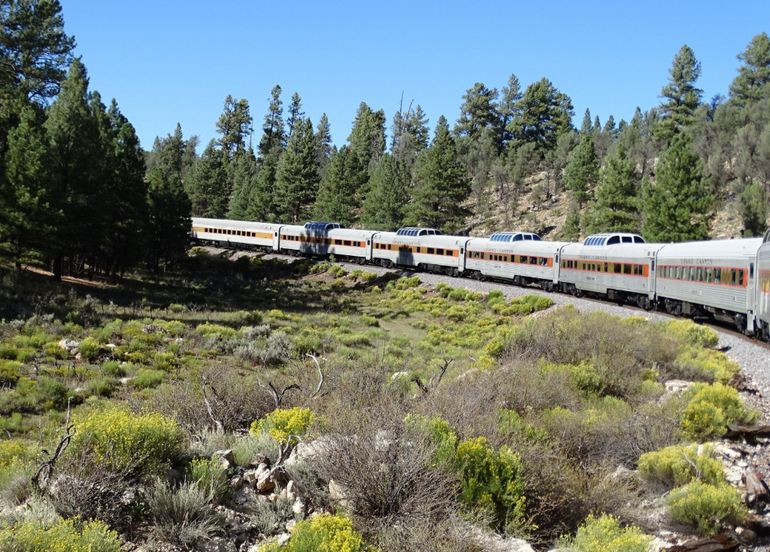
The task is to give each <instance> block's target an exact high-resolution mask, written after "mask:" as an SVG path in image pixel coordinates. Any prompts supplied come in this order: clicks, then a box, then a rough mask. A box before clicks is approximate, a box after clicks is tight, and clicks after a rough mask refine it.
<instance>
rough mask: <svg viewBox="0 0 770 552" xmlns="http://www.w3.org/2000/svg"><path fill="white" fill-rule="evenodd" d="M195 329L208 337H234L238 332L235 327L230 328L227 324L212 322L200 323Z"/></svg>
mask: <svg viewBox="0 0 770 552" xmlns="http://www.w3.org/2000/svg"><path fill="white" fill-rule="evenodd" d="M195 331H196V332H198V333H199V334H201V335H205V336H206V337H233V336H235V335H236V334H237V333H238V332H237V331H236V330H234V329H233V328H228V327H227V326H222V325H221V324H212V323H210V322H204V323H203V324H198V326H196V328H195Z"/></svg>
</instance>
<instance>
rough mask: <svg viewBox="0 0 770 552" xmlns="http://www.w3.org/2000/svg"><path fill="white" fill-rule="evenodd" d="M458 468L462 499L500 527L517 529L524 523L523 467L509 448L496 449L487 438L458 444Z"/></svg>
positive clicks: (456, 459) (456, 467) (455, 461)
mask: <svg viewBox="0 0 770 552" xmlns="http://www.w3.org/2000/svg"><path fill="white" fill-rule="evenodd" d="M454 468H455V469H456V471H457V472H458V473H459V474H460V499H461V500H462V502H464V503H465V504H466V506H468V507H470V508H472V509H478V510H481V511H484V512H486V513H488V514H490V515H492V516H493V517H494V522H493V523H494V525H495V526H496V527H498V528H501V529H503V528H507V529H509V530H515V529H518V528H521V527H522V526H523V523H524V506H525V504H524V502H525V499H524V483H523V480H522V478H521V475H522V469H523V466H522V464H521V460H520V459H519V457H518V455H516V454H515V453H514V452H513V451H511V449H509V448H508V447H506V446H502V447H500V448H499V449H498V450H494V449H493V448H492V447H490V446H489V443H488V442H487V440H486V438H484V437H477V438H475V439H469V440H467V441H462V442H461V443H459V444H458V445H457V450H456V452H455V459H454Z"/></svg>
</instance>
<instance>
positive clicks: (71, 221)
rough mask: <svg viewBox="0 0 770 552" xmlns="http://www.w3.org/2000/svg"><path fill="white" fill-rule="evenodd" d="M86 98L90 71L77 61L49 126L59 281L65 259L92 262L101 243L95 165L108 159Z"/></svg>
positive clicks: (55, 273) (47, 128)
mask: <svg viewBox="0 0 770 552" xmlns="http://www.w3.org/2000/svg"><path fill="white" fill-rule="evenodd" d="M87 98H88V77H87V74H86V69H85V67H84V66H83V64H82V63H81V62H80V59H76V60H75V61H73V62H72V65H71V66H70V70H69V73H68V75H67V79H66V80H65V81H64V83H63V84H62V88H61V92H60V94H59V96H58V97H57V98H56V101H55V102H54V103H53V105H51V108H50V109H49V111H48V119H47V121H46V123H45V127H46V131H47V134H48V140H49V144H50V166H51V173H52V178H53V187H52V190H53V193H52V198H51V205H52V208H53V210H54V212H61V213H62V217H63V218H62V221H61V224H60V226H59V228H58V229H57V231H55V232H53V233H52V240H51V242H52V243H51V245H52V247H53V248H54V250H55V252H54V263H53V265H54V266H53V268H54V276H55V277H56V278H59V277H60V276H61V270H62V260H63V257H64V256H65V255H67V256H69V258H70V260H71V261H75V260H77V259H76V258H80V259H83V258H93V256H94V255H95V254H96V252H97V249H98V245H99V241H100V238H101V236H100V235H99V233H98V232H95V231H94V221H95V220H100V212H101V210H102V207H103V206H102V204H101V203H100V202H99V195H100V188H101V181H100V177H101V176H102V173H101V171H100V167H97V166H95V163H94V160H100V159H104V151H103V149H102V142H101V139H100V136H99V129H98V127H97V124H96V121H95V119H94V117H93V115H92V113H91V111H90V108H89V105H88V101H87Z"/></svg>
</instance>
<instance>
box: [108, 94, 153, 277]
mask: <svg viewBox="0 0 770 552" xmlns="http://www.w3.org/2000/svg"><path fill="white" fill-rule="evenodd" d="M107 117H108V120H109V130H110V132H109V137H110V141H109V142H108V144H107V148H108V149H109V151H110V154H109V155H108V160H109V167H108V175H109V176H108V179H109V181H110V182H111V183H112V184H111V193H110V196H111V202H112V203H111V205H108V206H106V207H107V227H108V235H107V254H108V256H109V267H108V268H110V269H111V270H112V272H113V274H116V273H121V274H122V273H123V271H124V270H125V269H126V268H128V267H130V266H133V265H135V264H136V263H137V262H138V261H139V260H140V259H142V258H143V257H144V254H145V250H144V243H143V242H144V239H145V235H144V230H145V227H146V222H147V190H148V188H147V183H146V182H145V170H146V167H145V163H144V151H143V150H142V147H141V145H140V143H139V137H138V136H137V135H136V129H134V126H133V125H132V124H131V123H130V122H129V121H128V119H127V118H126V117H125V116H124V115H123V113H121V111H120V109H119V108H118V104H117V102H116V101H115V100H114V99H113V100H112V102H111V103H110V107H109V109H108V110H107Z"/></svg>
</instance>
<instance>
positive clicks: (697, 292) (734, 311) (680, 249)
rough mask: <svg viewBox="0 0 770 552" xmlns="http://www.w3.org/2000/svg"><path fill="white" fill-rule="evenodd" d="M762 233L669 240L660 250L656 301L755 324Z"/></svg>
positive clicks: (671, 308) (749, 327) (748, 327)
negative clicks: (734, 238) (680, 241)
mask: <svg viewBox="0 0 770 552" xmlns="http://www.w3.org/2000/svg"><path fill="white" fill-rule="evenodd" d="M761 245H762V239H761V238H749V239H739V240H712V241H700V242H685V243H672V244H668V245H665V246H663V247H662V248H661V250H660V251H659V252H658V270H657V274H658V276H657V285H656V292H657V296H658V302H659V303H662V304H663V305H664V306H665V308H666V310H667V311H668V312H669V313H671V314H677V315H679V314H684V315H690V316H692V315H698V314H710V315H711V316H713V317H714V318H716V319H718V320H722V321H725V322H734V323H735V324H736V326H737V327H738V328H739V329H741V330H743V331H747V332H749V333H751V332H753V330H754V318H755V314H754V313H755V300H756V294H755V279H756V274H755V272H756V263H757V253H758V251H759V248H760V246H761Z"/></svg>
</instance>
